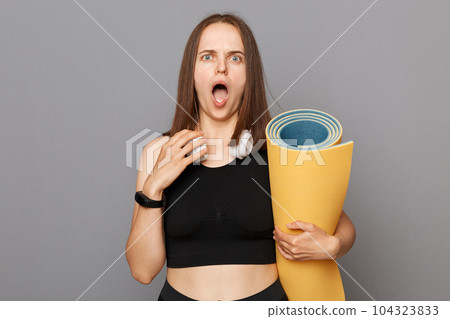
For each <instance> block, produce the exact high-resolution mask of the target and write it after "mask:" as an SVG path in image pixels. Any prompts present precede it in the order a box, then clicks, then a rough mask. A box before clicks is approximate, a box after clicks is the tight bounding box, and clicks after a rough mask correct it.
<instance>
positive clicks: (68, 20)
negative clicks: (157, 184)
mask: <svg viewBox="0 0 450 319" xmlns="http://www.w3.org/2000/svg"><path fill="white" fill-rule="evenodd" d="M372 2H373V1H367V0H364V1H361V0H352V1H339V2H338V1H282V2H274V1H248V2H244V3H240V1H226V2H224V1H189V2H187V1H172V2H170V3H166V2H162V1H161V2H152V1H143V0H141V1H106V0H103V1H98V0H97V1H86V0H83V1H80V4H81V5H83V6H84V7H85V8H86V10H88V11H89V13H90V14H92V16H93V17H95V19H97V21H98V22H99V23H100V24H101V25H102V26H103V27H104V28H105V29H106V30H107V31H108V32H109V33H110V34H111V35H112V36H113V37H114V38H116V40H117V41H118V42H119V43H120V44H121V45H122V46H123V47H124V48H125V49H126V50H128V51H129V53H130V54H131V55H132V56H133V57H134V58H135V59H136V60H137V61H139V62H140V63H141V65H142V66H143V67H144V68H145V69H146V70H147V71H148V72H149V73H150V74H151V75H152V76H153V77H154V78H155V79H156V80H157V81H158V82H159V83H160V84H161V86H163V87H164V88H165V89H166V90H167V92H168V93H170V95H172V96H173V97H175V96H176V87H177V79H178V71H179V67H180V63H181V57H182V53H183V50H184V46H185V43H186V40H187V38H188V36H189V34H190V32H191V31H192V29H193V28H194V27H195V25H196V24H197V23H198V22H199V21H200V20H201V19H202V18H203V17H205V16H206V15H207V14H210V13H213V12H224V11H229V10H232V11H234V12H235V13H237V14H239V15H241V16H242V17H243V18H244V19H245V20H246V21H247V23H248V24H249V25H250V27H251V28H252V30H253V32H254V34H255V37H256V39H257V41H258V44H259V48H260V51H261V54H262V59H263V63H264V68H265V74H266V78H267V83H268V88H269V89H270V92H272V94H273V96H274V98H275V99H276V98H277V97H278V96H280V95H281V93H282V92H283V91H284V90H285V89H286V88H287V87H288V86H289V85H291V84H292V83H293V82H294V81H295V80H296V79H297V78H298V77H299V76H300V74H301V73H303V72H304V71H305V70H306V69H307V68H308V67H309V66H310V65H311V63H312V62H313V61H314V60H315V59H316V58H317V57H319V56H320V55H321V54H322V53H323V52H324V51H325V50H326V49H327V48H328V47H329V45H330V44H331V43H333V42H334V41H335V40H336V39H337V38H338V37H339V36H340V35H341V34H342V33H343V32H344V31H345V30H346V29H347V28H348V27H349V26H350V25H351V24H352V23H353V22H354V21H355V20H356V18H357V17H358V16H359V15H360V14H361V13H362V12H364V10H366V9H367V8H368V7H369V6H370V5H371V4H372ZM0 4H1V7H0V41H1V43H0V45H1V50H0V77H1V78H0V85H1V92H0V93H1V96H0V105H1V116H0V139H1V154H2V155H1V158H0V174H1V175H0V181H1V182H0V187H1V189H0V194H1V201H0V211H1V222H0V243H1V244H0V256H1V262H0V299H1V300H75V299H77V298H78V297H79V296H80V295H81V294H82V293H83V292H84V291H85V290H86V289H87V288H88V287H89V286H90V285H91V284H92V283H93V282H94V281H95V280H96V279H97V278H98V277H99V276H100V275H101V274H102V273H103V272H104V271H105V270H106V269H107V268H108V267H109V266H110V265H111V264H112V263H113V262H114V261H116V260H117V262H116V263H115V264H114V265H113V266H112V267H110V268H109V270H108V271H107V272H106V273H104V275H103V276H102V277H101V278H100V279H99V280H98V281H97V282H96V283H95V284H94V285H93V286H92V287H91V288H90V289H89V290H88V291H87V292H86V293H85V294H84V295H83V296H82V298H81V300H156V298H157V295H158V293H159V291H160V289H161V287H162V283H163V281H164V279H165V275H166V271H165V268H164V270H163V271H162V272H161V273H160V274H159V275H158V277H157V278H156V279H155V280H154V281H153V282H152V283H151V284H150V285H149V286H145V285H142V284H140V283H138V282H136V281H134V279H133V278H132V277H131V275H130V271H129V268H128V264H127V262H126V259H125V255H122V256H121V254H122V253H123V252H124V249H125V244H126V240H127V238H128V234H129V229H130V224H131V215H132V211H133V205H134V202H133V196H134V187H135V180H136V169H135V168H130V167H127V166H126V165H125V142H126V141H127V140H128V139H129V138H131V137H132V136H133V135H135V134H136V133H138V132H140V131H141V130H143V129H144V128H149V129H151V130H154V131H158V132H162V131H164V130H166V129H168V127H169V125H170V122H171V120H172V117H173V113H174V110H175V103H174V102H173V101H172V99H171V98H170V97H169V96H168V95H167V94H166V93H165V92H164V91H163V90H162V89H161V88H160V87H159V86H158V85H157V84H156V83H155V82H154V81H153V80H152V79H151V78H150V77H149V76H148V75H146V74H145V72H143V71H142V69H140V68H139V67H138V66H137V65H136V64H135V63H134V62H133V61H132V60H131V59H130V58H129V57H128V56H127V55H126V54H125V53H124V52H123V51H122V50H121V49H120V47H119V46H118V45H117V44H116V43H114V41H112V40H111V38H109V37H108V36H107V34H106V33H105V32H104V31H102V30H101V28H100V27H99V26H97V25H96V24H95V23H94V22H93V21H92V20H91V19H90V18H89V17H88V15H87V14H86V13H85V12H83V11H82V10H81V9H80V7H79V6H78V5H77V4H76V3H75V2H74V1H71V0H66V1H56V0H54V1H16V0H14V1H13V0H10V1H1V2H0ZM449 16H450V4H449V2H448V1H444V0H443V1H406V0H404V1H381V0H380V1H378V2H377V3H376V4H375V5H374V6H373V7H372V8H371V9H370V10H369V11H367V13H366V14H365V15H364V16H363V17H362V18H361V19H360V20H359V21H358V22H357V23H356V24H355V25H354V26H353V27H352V28H351V29H350V30H349V31H348V32H347V33H346V34H345V35H344V36H342V37H341V38H340V40H339V41H337V42H336V44H335V45H334V46H333V47H332V48H331V49H330V50H329V51H328V52H327V53H325V54H324V55H323V57H322V58H321V59H320V60H319V61H318V62H317V63H316V64H315V65H314V66H313V67H311V69H310V70H309V71H308V72H307V73H306V74H305V75H304V76H303V77H302V78H301V79H300V80H299V81H298V82H297V83H296V84H295V85H294V86H293V87H292V88H291V89H290V90H289V91H288V92H287V93H286V94H285V95H284V96H283V97H282V98H281V99H280V100H279V101H278V104H279V106H277V105H275V106H273V107H272V108H271V114H272V116H274V115H277V114H279V113H281V112H282V111H285V110H289V109H295V108H316V109H320V110H323V111H325V112H328V113H330V114H332V115H334V116H335V117H336V118H338V120H339V121H340V122H341V123H342V125H343V128H344V134H343V141H348V140H353V141H354V142H355V148H354V157H353V166H352V173H351V178H350V185H349V189H348V193H347V198H346V202H345V205H344V210H345V211H346V212H347V213H348V215H349V216H350V217H351V219H352V220H353V222H354V224H355V226H356V230H357V239H356V242H355V245H354V247H353V249H352V250H351V251H350V252H349V253H348V254H347V255H346V256H344V257H343V258H341V259H339V260H338V261H339V262H340V263H341V265H342V266H343V267H344V268H345V269H346V270H347V271H348V272H349V273H350V274H351V275H352V276H353V277H354V278H355V279H356V280H357V281H358V282H359V283H360V284H361V285H362V286H363V287H364V288H365V289H366V290H367V291H368V292H369V293H370V294H371V295H372V296H373V297H374V298H375V299H376V300H445V299H448V296H449V295H450V279H449V278H450V276H449V275H448V272H447V269H448V268H447V267H448V264H449V248H448V243H449V242H450V232H448V226H449V224H450V217H449V208H450V202H449V192H448V191H449V189H450V187H449V186H450V185H449V180H450V174H449V168H448V159H449V152H448V148H449V147H448V138H449V137H450V134H449V133H450V132H449V118H450V111H449V98H450V93H449V85H450V72H449V61H448V59H449V57H450V43H449V39H450V37H449V36H448V30H450V20H448V17H449ZM268 102H269V104H271V103H272V102H273V99H272V98H271V97H270V95H268ZM120 256H121V257H120ZM119 257H120V258H119ZM118 258H119V259H118ZM341 274H342V277H343V281H344V285H345V291H346V296H347V299H348V300H370V298H369V297H368V296H367V295H366V294H365V293H364V291H362V290H361V289H360V288H359V287H358V286H357V285H356V284H355V283H354V282H353V281H352V280H351V279H350V278H349V277H348V276H347V275H346V274H345V273H343V272H341Z"/></svg>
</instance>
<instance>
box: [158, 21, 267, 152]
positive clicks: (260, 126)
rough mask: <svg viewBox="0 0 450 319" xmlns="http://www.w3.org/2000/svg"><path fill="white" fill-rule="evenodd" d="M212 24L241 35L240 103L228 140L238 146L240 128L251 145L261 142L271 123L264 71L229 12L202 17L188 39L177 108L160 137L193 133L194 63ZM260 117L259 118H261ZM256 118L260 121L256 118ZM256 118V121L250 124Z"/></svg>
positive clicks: (251, 41) (248, 34)
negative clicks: (227, 26) (242, 84)
mask: <svg viewBox="0 0 450 319" xmlns="http://www.w3.org/2000/svg"><path fill="white" fill-rule="evenodd" d="M213 23H228V24H231V25H232V26H234V27H236V28H237V30H238V31H239V33H240V35H241V38H242V42H243V44H244V51H245V56H246V83H245V87H244V93H243V97H242V103H241V105H240V107H239V109H238V114H239V116H238V120H237V123H236V126H235V128H234V132H233V135H232V137H231V140H236V143H239V135H240V134H241V132H242V130H244V129H247V130H251V133H252V136H253V142H254V143H256V142H258V141H259V140H261V139H264V140H265V138H266V136H265V128H266V126H267V124H268V123H269V121H270V120H271V116H270V112H269V111H268V110H267V101H266V92H265V87H264V76H263V73H264V71H263V66H262V62H261V57H260V54H259V50H258V45H257V43H256V40H255V38H254V36H253V33H252V31H251V29H250V27H249V26H248V25H247V24H246V23H245V22H244V20H243V19H242V18H240V17H238V16H236V15H235V14H231V13H228V14H213V15H210V16H208V17H206V18H205V19H203V20H202V21H201V22H200V23H199V24H198V25H197V26H196V27H195V29H194V30H193V31H192V33H191V35H190V36H189V39H188V41H187V43H186V47H185V49H184V55H183V60H182V62H181V68H180V74H179V77H178V95H177V103H178V104H179V105H177V106H176V110H175V115H174V118H173V121H172V127H171V128H170V130H169V131H167V132H164V133H163V135H166V136H167V135H168V136H173V135H174V134H175V133H177V132H178V131H181V130H183V129H189V130H195V127H196V123H195V121H193V119H192V118H194V119H195V120H196V121H197V122H199V120H200V118H199V116H200V113H199V102H198V99H197V94H196V92H195V86H194V69H195V61H196V58H197V50H198V45H199V43H200V37H201V35H202V32H203V30H204V29H205V28H206V27H207V26H209V25H210V24H213ZM180 106H182V107H183V108H184V110H183V109H181V107H180ZM263 113H264V114H263ZM188 114H189V115H188ZM261 114H263V115H262V116H261ZM260 116H261V117H260ZM258 117H260V118H259V119H258ZM256 119H258V120H257V121H256V123H255V124H253V125H252V123H253V122H254V121H255V120H256ZM266 147H267V145H266V142H264V144H263V145H262V146H261V147H260V149H261V150H264V149H266Z"/></svg>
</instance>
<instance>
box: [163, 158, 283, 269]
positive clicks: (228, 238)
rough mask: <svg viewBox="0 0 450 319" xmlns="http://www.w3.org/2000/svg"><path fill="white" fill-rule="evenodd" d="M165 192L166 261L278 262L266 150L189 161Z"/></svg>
mask: <svg viewBox="0 0 450 319" xmlns="http://www.w3.org/2000/svg"><path fill="white" fill-rule="evenodd" d="M258 154H259V155H260V156H258ZM256 182H257V183H256ZM258 184H259V185H258ZM261 187H262V188H263V189H264V190H265V191H266V192H267V193H266V192H265V191H263V190H262V189H261ZM164 194H165V196H166V206H165V209H164V210H165V214H164V215H163V218H164V236H165V246H166V256H167V267H171V268H183V267H193V266H203V265H220V264H271V263H275V262H276V258H275V242H274V240H273V233H272V232H273V229H274V223H273V213H272V200H271V198H270V197H269V196H268V195H267V194H270V184H269V170H268V166H267V150H264V151H259V152H258V153H257V154H255V155H254V154H253V153H252V154H250V155H249V156H247V157H245V158H243V159H239V158H235V159H234V160H233V161H232V162H231V163H229V164H227V165H225V166H221V167H207V166H204V165H202V164H190V165H188V166H187V167H186V168H185V170H184V171H183V172H182V173H181V174H180V176H178V178H177V179H176V180H175V181H174V182H173V183H172V184H171V185H170V186H169V187H167V188H166V189H165V190H164Z"/></svg>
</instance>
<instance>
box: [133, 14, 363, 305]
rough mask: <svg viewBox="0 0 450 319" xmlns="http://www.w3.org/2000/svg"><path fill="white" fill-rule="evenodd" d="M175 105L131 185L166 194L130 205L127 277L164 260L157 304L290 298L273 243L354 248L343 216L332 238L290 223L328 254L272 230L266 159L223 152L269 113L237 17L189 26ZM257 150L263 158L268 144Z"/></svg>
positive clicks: (260, 129) (250, 45)
mask: <svg viewBox="0 0 450 319" xmlns="http://www.w3.org/2000/svg"><path fill="white" fill-rule="evenodd" d="M178 105H179V106H180V107H177V109H176V112H175V116H174V120H173V123H172V127H171V129H170V131H168V132H166V133H164V134H163V135H162V136H160V137H159V138H157V139H155V140H153V141H152V142H150V143H149V144H148V145H147V146H146V147H145V148H144V152H143V153H142V158H141V162H140V167H139V171H138V176H137V182H136V191H142V193H143V194H144V195H146V196H147V197H148V198H150V199H152V200H155V201H158V200H161V199H162V198H163V194H164V196H165V199H166V205H165V207H162V208H146V207H142V206H140V205H138V204H137V203H136V204H135V207H134V212H133V218H132V225H131V232H130V236H129V238H128V242H127V254H126V256H127V261H128V263H129V265H130V269H131V273H132V276H133V277H134V278H135V279H136V280H137V281H139V282H141V283H143V284H149V283H150V282H151V281H152V280H153V278H155V277H156V275H157V274H158V273H159V272H160V271H161V269H162V268H163V266H164V264H165V261H166V258H167V279H166V282H165V284H164V287H163V289H162V291H161V294H160V296H159V298H158V300H287V297H286V294H285V292H284V290H283V287H282V285H281V283H280V281H279V279H278V272H277V267H276V263H275V261H276V259H275V241H278V244H279V246H278V249H279V250H280V253H281V254H282V255H283V256H284V257H285V258H288V259H291V260H299V261H300V260H312V259H329V258H330V256H331V257H332V258H338V257H340V256H342V255H344V254H345V253H346V252H347V251H348V250H349V249H350V248H351V246H352V245H353V241H354V238H355V231H354V227H353V224H352V222H351V221H350V219H349V218H348V217H347V215H346V214H345V213H344V212H342V215H341V218H340V220H339V223H338V226H337V228H336V233H335V234H334V235H333V236H331V235H329V234H327V233H326V232H325V231H324V230H322V229H320V228H319V227H317V226H315V225H313V224H310V223H304V222H302V221H297V222H298V225H299V226H300V227H302V228H304V229H305V230H306V231H308V232H309V233H310V234H311V235H312V236H313V237H314V238H315V239H316V240H317V242H319V243H320V245H321V246H322V247H323V248H325V250H326V251H327V252H324V251H323V250H322V249H318V247H317V243H315V242H314V241H313V240H311V238H310V237H309V236H306V235H307V234H306V233H302V234H299V235H288V234H285V233H282V232H281V231H279V229H275V230H274V225H273V216H272V207H271V199H270V198H269V197H268V196H267V195H266V194H265V193H264V192H263V191H262V190H261V189H260V188H259V187H258V185H256V184H255V183H254V182H253V180H252V179H255V180H257V181H258V183H259V184H260V185H262V186H263V187H264V188H265V189H266V190H268V191H269V192H270V184H269V178H268V167H267V165H258V163H257V162H256V161H255V160H251V161H250V164H247V165H244V159H246V158H234V157H233V156H232V155H231V154H230V152H229V147H228V146H229V143H230V140H232V141H234V140H236V141H237V143H239V142H240V139H239V137H240V136H241V133H242V132H243V130H250V131H251V133H252V136H253V139H254V140H255V141H260V140H263V139H264V138H265V133H264V130H265V127H266V125H267V123H268V122H269V121H270V119H271V118H270V114H269V112H265V111H266V110H267V102H266V96H265V89H264V81H263V69H262V63H261V59H260V55H259V51H258V47H257V44H256V41H255V39H254V37H253V34H252V32H251V30H250V28H249V27H248V25H247V24H246V23H245V22H244V21H243V20H242V19H240V18H239V17H237V16H235V15H231V14H225V15H220V14H215V15H211V16H209V17H207V18H205V19H204V20H203V21H201V22H200V23H199V24H198V25H197V26H196V28H195V29H194V30H193V32H192V34H191V36H190V37H189V39H188V41H187V44H186V48H185V52H184V56H183V61H182V65H181V70H180V76H179V83H178ZM261 114H263V115H262V116H261ZM260 116H261V117H260ZM258 117H259V119H258ZM256 119H258V120H257V121H256V122H255V123H254V124H253V125H252V123H253V122H254V121H255V120H256ZM198 137H202V138H199V139H197V138H198ZM192 140H194V141H193V142H191V141H192ZM202 145H205V146H206V147H204V148H203V149H202V150H201V151H200V152H194V154H192V150H193V149H196V148H198V147H200V146H202ZM257 151H258V154H259V155H260V156H261V157H262V158H263V159H264V161H265V163H267V150H266V145H265V143H264V144H263V146H262V147H261V148H260V149H259V150H257ZM149 153H150V154H152V155H153V157H152V158H153V159H154V158H156V159H157V160H156V161H153V160H152V158H151V156H150V157H148V156H147V154H149ZM205 154H208V157H207V158H206V160H203V161H202V162H201V163H200V165H198V161H199V160H200V159H201V158H202V159H204V158H203V156H204V155H205ZM194 162H195V163H194ZM163 208H164V210H163ZM299 226H296V227H299ZM292 228H293V229H294V228H295V227H292ZM137 239H139V240H137Z"/></svg>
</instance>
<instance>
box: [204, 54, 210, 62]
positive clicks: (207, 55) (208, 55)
mask: <svg viewBox="0 0 450 319" xmlns="http://www.w3.org/2000/svg"><path fill="white" fill-rule="evenodd" d="M206 57H209V59H206ZM203 60H206V61H209V60H211V55H210V54H206V55H204V56H203Z"/></svg>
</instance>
